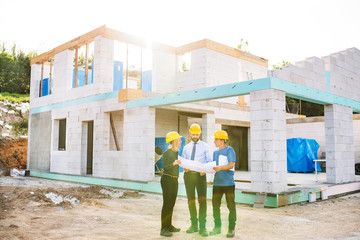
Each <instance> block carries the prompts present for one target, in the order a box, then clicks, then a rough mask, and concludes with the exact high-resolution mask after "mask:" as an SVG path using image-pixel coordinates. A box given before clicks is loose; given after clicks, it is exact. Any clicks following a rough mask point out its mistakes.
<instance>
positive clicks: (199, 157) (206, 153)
mask: <svg viewBox="0 0 360 240" xmlns="http://www.w3.org/2000/svg"><path fill="white" fill-rule="evenodd" d="M193 147H194V142H193V141H191V142H189V143H188V144H186V146H185V147H184V149H183V152H182V157H183V158H186V159H190V158H191V153H192V150H193ZM194 161H196V162H200V163H208V162H212V156H211V154H210V147H209V145H208V144H207V143H205V142H203V141H201V140H199V141H197V143H196V150H195V157H194Z"/></svg>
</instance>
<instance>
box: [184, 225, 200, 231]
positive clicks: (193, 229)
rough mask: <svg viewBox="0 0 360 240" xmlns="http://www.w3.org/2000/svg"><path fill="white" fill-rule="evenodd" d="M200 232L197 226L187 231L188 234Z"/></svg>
mask: <svg viewBox="0 0 360 240" xmlns="http://www.w3.org/2000/svg"><path fill="white" fill-rule="evenodd" d="M198 231H199V229H198V227H197V226H194V225H191V226H190V227H189V229H188V230H186V233H194V232H198Z"/></svg>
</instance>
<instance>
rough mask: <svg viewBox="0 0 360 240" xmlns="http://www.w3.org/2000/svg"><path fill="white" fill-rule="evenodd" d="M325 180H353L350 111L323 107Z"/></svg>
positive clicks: (340, 181)
mask: <svg viewBox="0 0 360 240" xmlns="http://www.w3.org/2000/svg"><path fill="white" fill-rule="evenodd" d="M325 143H326V179H327V182H328V183H344V182H352V181H354V180H355V168H354V164H355V159H354V157H355V154H354V133H353V115H352V109H351V108H348V107H344V106H340V105H337V104H333V105H327V106H325Z"/></svg>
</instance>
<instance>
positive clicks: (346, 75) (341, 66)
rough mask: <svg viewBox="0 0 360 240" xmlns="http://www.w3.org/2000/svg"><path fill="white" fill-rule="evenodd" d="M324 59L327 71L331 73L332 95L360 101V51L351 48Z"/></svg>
mask: <svg viewBox="0 0 360 240" xmlns="http://www.w3.org/2000/svg"><path fill="white" fill-rule="evenodd" d="M323 59H324V60H325V67H326V70H327V71H329V72H330V73H331V80H330V91H331V93H333V94H335V95H339V96H342V97H345V98H350V99H353V100H355V101H360V84H359V82H360V68H359V66H360V51H359V50H358V49H356V48H350V49H347V50H345V51H342V52H339V53H334V54H331V55H329V56H326V57H323Z"/></svg>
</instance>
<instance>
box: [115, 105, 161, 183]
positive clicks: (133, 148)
mask: <svg viewBox="0 0 360 240" xmlns="http://www.w3.org/2000/svg"><path fill="white" fill-rule="evenodd" d="M123 136H124V140H126V141H124V143H123V145H124V151H125V152H126V154H127V156H126V158H125V159H121V161H122V162H124V161H125V162H126V163H131V164H130V165H128V167H127V168H124V169H122V170H121V174H129V176H130V177H129V179H132V180H140V181H150V180H152V179H153V178H154V174H155V173H154V164H155V151H154V148H155V108H150V107H140V108H135V109H126V110H124V135H123Z"/></svg>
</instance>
